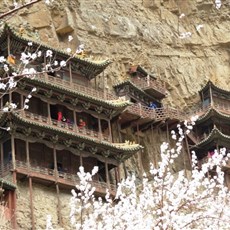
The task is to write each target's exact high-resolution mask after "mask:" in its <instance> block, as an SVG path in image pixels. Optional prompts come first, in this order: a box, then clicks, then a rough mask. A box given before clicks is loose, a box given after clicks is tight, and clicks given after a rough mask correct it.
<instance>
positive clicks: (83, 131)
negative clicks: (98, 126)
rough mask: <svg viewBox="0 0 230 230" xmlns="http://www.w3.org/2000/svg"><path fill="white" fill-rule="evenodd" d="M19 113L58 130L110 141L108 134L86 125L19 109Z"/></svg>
mask: <svg viewBox="0 0 230 230" xmlns="http://www.w3.org/2000/svg"><path fill="white" fill-rule="evenodd" d="M19 113H20V115H21V116H22V117H23V118H25V119H27V120H30V121H33V122H35V123H38V124H42V125H46V126H50V127H52V128H53V127H54V126H55V127H57V128H58V129H60V130H63V131H71V132H73V133H76V134H78V135H81V136H87V137H90V138H92V139H95V140H100V141H106V142H110V143H111V142H112V140H111V137H109V135H107V134H104V133H100V132H97V131H94V130H91V129H88V128H86V127H78V126H77V125H76V124H72V123H68V122H62V121H57V120H55V119H50V118H48V117H45V116H42V115H38V114H34V113H31V112H28V111H21V112H19Z"/></svg>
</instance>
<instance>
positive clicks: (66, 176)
mask: <svg viewBox="0 0 230 230" xmlns="http://www.w3.org/2000/svg"><path fill="white" fill-rule="evenodd" d="M16 169H18V170H19V169H21V170H23V172H25V173H27V174H29V173H30V172H35V173H38V174H39V173H40V174H42V175H45V176H53V177H54V178H53V179H55V177H57V179H62V180H66V181H67V182H68V181H70V182H71V183H74V184H79V183H80V179H79V177H78V176H77V175H76V174H72V173H67V172H60V171H57V170H54V169H49V168H46V167H42V166H34V165H29V166H28V164H27V163H26V162H24V161H19V160H16ZM90 183H91V185H92V186H93V187H95V188H96V189H107V188H108V185H107V184H106V183H105V182H101V181H97V180H92V181H91V182H90ZM109 189H110V190H111V191H113V192H115V191H116V185H114V184H110V185H109Z"/></svg>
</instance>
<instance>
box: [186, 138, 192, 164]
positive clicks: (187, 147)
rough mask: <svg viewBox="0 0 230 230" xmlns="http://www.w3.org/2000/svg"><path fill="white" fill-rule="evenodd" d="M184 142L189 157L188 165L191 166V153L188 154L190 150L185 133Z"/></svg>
mask: <svg viewBox="0 0 230 230" xmlns="http://www.w3.org/2000/svg"><path fill="white" fill-rule="evenodd" d="M185 144H186V149H187V153H188V159H189V163H190V167H191V168H192V159H191V154H190V150H189V146H188V139H187V135H185Z"/></svg>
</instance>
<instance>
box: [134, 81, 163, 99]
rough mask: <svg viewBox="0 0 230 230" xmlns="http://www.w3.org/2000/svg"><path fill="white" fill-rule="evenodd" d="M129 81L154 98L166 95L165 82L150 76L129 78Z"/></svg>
mask: <svg viewBox="0 0 230 230" xmlns="http://www.w3.org/2000/svg"><path fill="white" fill-rule="evenodd" d="M131 81H132V82H133V83H134V84H135V85H136V86H138V87H140V88H141V89H142V90H144V91H145V92H146V93H148V94H149V95H151V96H153V97H154V98H156V99H162V98H164V97H165V95H166V86H165V83H163V82H161V81H159V80H155V79H152V78H147V77H146V78H131Z"/></svg>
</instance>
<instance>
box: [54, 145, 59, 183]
mask: <svg viewBox="0 0 230 230" xmlns="http://www.w3.org/2000/svg"><path fill="white" fill-rule="evenodd" d="M53 157H54V175H55V181H56V182H57V180H58V170H57V151H56V146H55V145H53Z"/></svg>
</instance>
